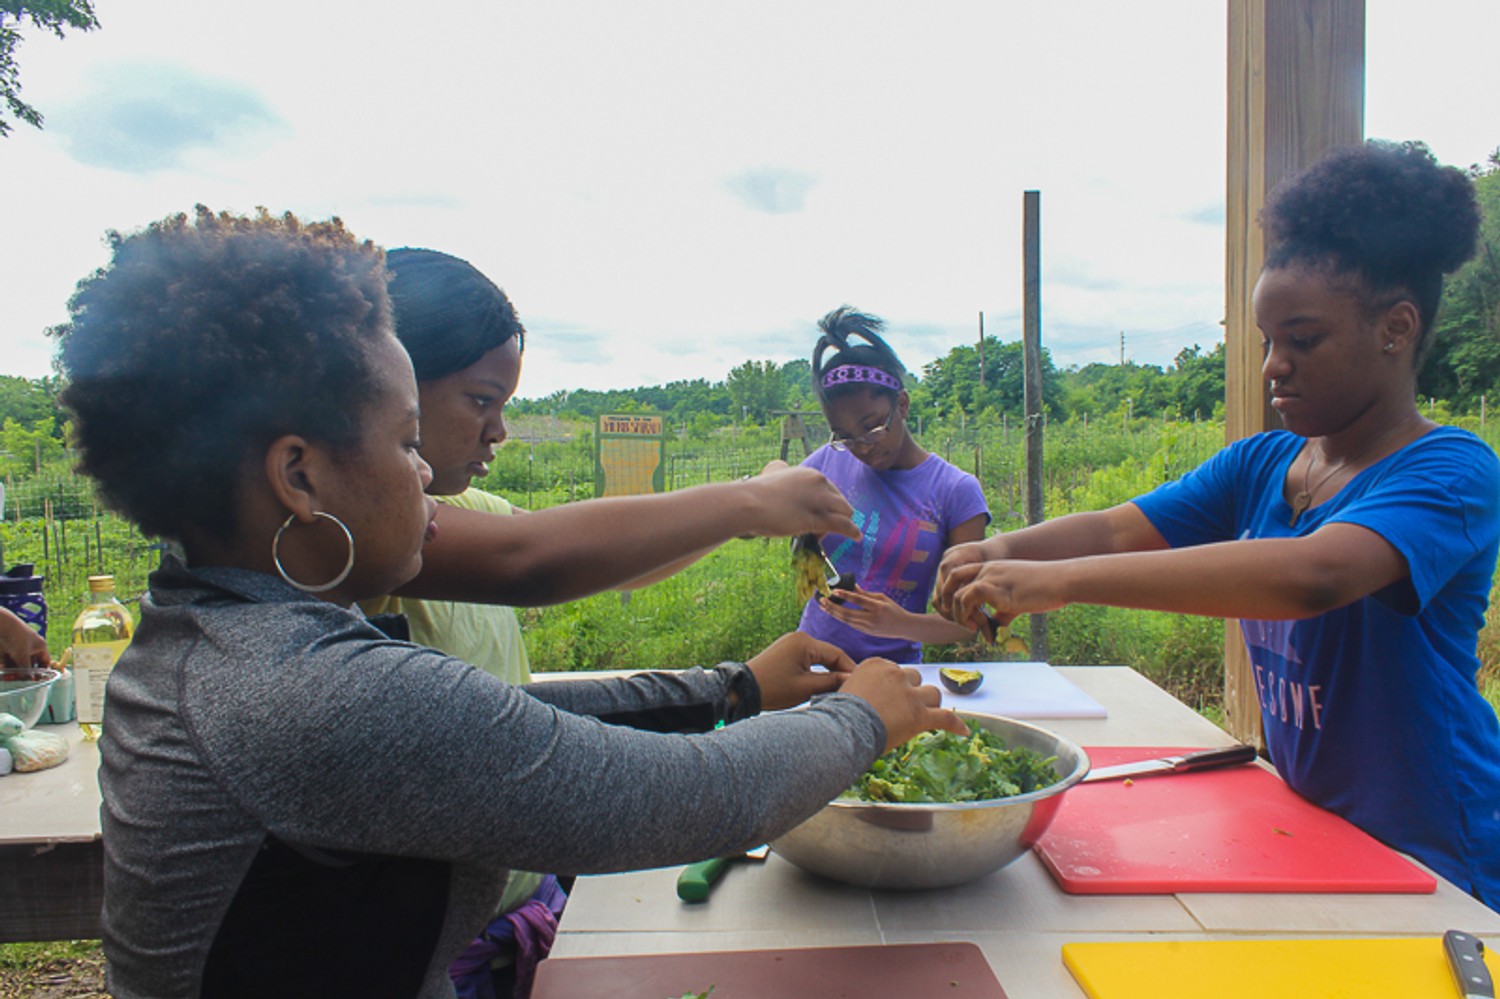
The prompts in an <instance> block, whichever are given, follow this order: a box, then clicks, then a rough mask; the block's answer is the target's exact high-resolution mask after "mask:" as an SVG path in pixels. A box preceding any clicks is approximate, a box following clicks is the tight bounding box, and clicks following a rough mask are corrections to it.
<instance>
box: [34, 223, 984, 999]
mask: <svg viewBox="0 0 1500 999" xmlns="http://www.w3.org/2000/svg"><path fill="white" fill-rule="evenodd" d="M70 308H71V310H72V315H73V321H72V323H71V324H70V326H69V327H68V328H67V329H65V330H64V331H63V332H62V337H61V339H62V344H63V347H62V362H63V363H62V366H63V369H64V372H65V374H66V376H67V378H68V382H69V388H68V389H67V391H66V393H65V396H64V401H65V403H66V404H67V405H68V406H69V407H70V408H71V409H72V410H73V412H74V418H75V431H76V434H77V437H78V442H79V445H80V453H81V465H82V467H83V469H84V470H85V471H86V472H88V473H89V474H91V475H92V476H94V477H95V479H96V480H97V482H98V485H99V489H100V492H101V494H102V495H103V496H104V498H105V499H106V500H107V501H108V502H110V503H111V504H112V505H114V506H115V507H117V508H118V509H120V510H122V511H123V512H124V513H125V514H126V515H127V516H129V517H131V518H132V519H133V520H134V521H135V522H136V523H137V524H138V525H139V526H140V527H141V529H142V530H143V531H144V532H145V533H147V534H152V535H164V536H168V537H173V538H176V539H178V540H180V542H181V543H182V547H183V550H184V551H185V553H186V556H187V560H186V564H184V563H183V562H179V561H177V560H176V559H168V560H167V561H166V563H164V565H163V568H162V569H161V570H160V571H159V572H157V573H156V574H154V575H153V576H152V579H151V589H150V593H149V595H148V598H147V599H146V600H145V601H143V604H144V606H143V611H142V622H141V626H140V629H139V630H138V632H137V634H136V638H135V641H134V643H133V644H132V645H131V646H130V648H129V649H128V650H127V651H126V653H125V654H124V655H123V656H122V657H121V659H120V662H119V664H118V666H117V667H116V669H115V672H114V674H113V676H112V677H111V679H110V683H109V687H108V691H107V699H108V707H107V709H106V716H105V723H104V737H103V741H102V747H101V754H102V764H101V768H100V784H101V788H102V791H103V796H104V808H103V827H104V844H105V905H104V923H103V925H104V946H105V955H106V958H107V959H108V962H109V968H108V984H109V988H110V990H111V992H112V993H113V994H114V995H115V996H117V997H119V999H136V997H148V996H149V997H152V999H160V997H175V996H185V997H186V996H212V997H220V996H239V995H244V996H268V995H275V996H279V997H285V996H298V995H308V996H313V995H316V996H329V995H358V996H361V997H374V996H402V997H408V996H422V997H427V996H434V997H437V996H447V995H451V994H452V987H451V985H450V983H449V982H448V980H447V977H446V969H447V966H448V963H449V961H450V960H451V959H452V958H453V956H454V955H456V954H457V953H458V952H459V951H460V950H461V949H462V948H463V946H464V945H465V944H466V943H467V942H468V941H469V940H470V938H471V937H472V936H473V934H474V933H475V932H476V931H477V930H478V929H479V928H480V927H482V926H483V925H484V923H485V922H486V920H487V919H488V917H489V915H490V914H491V912H492V910H493V907H494V905H495V903H496V901H497V900H498V898H499V897H500V893H501V890H502V888H503V886H504V882H505V878H506V874H507V871H509V870H510V869H512V868H521V869H531V870H553V871H560V872H564V873H582V872H596V871H610V870H622V869H628V868H635V867H645V866H654V865H661V864H669V863H681V862H687V861H692V860H695V859H700V858H702V857H705V856H712V855H715V854H719V853H725V852H729V851H732V850H735V849H739V848H743V847H745V846H748V845H750V844H753V843H755V842H759V841H762V840H764V839H767V838H769V837H771V836H774V835H776V834H778V833H780V832H782V831H784V830H785V829H787V828H789V827H790V826H792V825H793V824H795V823H797V822H799V821H801V820H802V819H803V818H805V817H807V816H808V815H810V814H812V812H814V811H816V810H817V809H818V808H819V807H820V806H821V805H822V804H823V803H824V802H826V801H827V800H828V799H829V798H831V797H833V796H834V795H835V794H837V793H838V792H839V791H840V790H841V789H842V788H843V787H845V786H847V784H848V783H849V782H850V781H851V780H852V779H853V778H854V777H855V776H857V775H858V774H859V773H860V772H861V771H862V770H863V769H864V768H865V767H866V766H868V764H869V763H870V761H871V760H873V759H874V757H875V756H876V755H877V754H878V753H879V752H881V751H882V750H883V749H886V748H888V747H889V746H891V745H894V744H896V743H899V742H902V741H904V740H905V739H907V738H909V737H910V736H912V735H914V734H916V733H917V732H919V731H921V730H923V729H926V728H932V727H944V728H949V729H953V730H955V731H957V730H961V729H962V723H961V722H959V720H958V719H957V717H956V716H955V715H953V713H952V712H948V711H943V710H940V709H939V708H938V700H939V696H938V693H937V691H935V690H933V689H932V688H930V687H919V686H918V685H917V678H916V674H915V673H914V672H912V671H908V670H902V669H900V668H898V667H896V666H895V665H894V664H891V663H889V662H886V661H883V660H871V661H868V662H866V663H862V664H860V666H859V667H858V668H855V666H854V664H853V663H852V662H850V661H849V658H848V656H846V655H844V654H843V653H842V652H840V651H839V650H837V649H835V648H833V647H832V646H829V645H827V644H826V643H822V642H817V641H816V640H813V639H810V638H808V637H806V636H801V635H792V636H787V637H785V638H783V639H781V640H779V641H778V642H776V643H774V644H773V645H772V646H771V647H770V648H768V649H767V650H766V651H765V652H762V653H761V654H760V655H758V656H755V657H753V658H752V659H751V660H750V661H749V662H748V663H745V664H737V663H736V664H726V665H723V666H719V667H717V668H715V669H713V670H709V671H702V670H689V671H686V672H683V673H658V674H646V675H642V676H637V677H631V678H628V679H620V680H600V679H592V680H583V679H581V680H577V681H559V682H555V683H549V684H545V685H541V686H538V687H532V688H525V689H520V688H514V687H509V686H506V685H505V684H503V683H501V682H500V681H498V680H496V679H494V678H493V677H490V676H488V675H487V674H485V673H483V672H481V671H479V670H476V669H474V668H472V667H470V666H468V665H467V664H465V663H462V662H460V661H458V660H455V659H452V658H449V657H447V656H444V655H442V654H440V653H437V652H434V651H432V650H428V649H423V648H419V647H417V646H414V645H411V644H408V643H405V642H400V641H395V640H391V639H389V638H387V637H386V636H385V635H384V634H383V633H382V632H381V631H380V630H378V629H377V628H375V627H374V626H373V624H372V623H370V622H367V621H365V620H364V619H363V618H362V617H360V615H359V614H358V612H357V611H356V610H354V609H352V606H353V604H354V602H355V601H357V600H359V599H361V598H366V597H370V596H375V595H378V594H383V593H388V592H391V591H392V590H394V589H395V588H396V587H398V586H400V585H401V584H402V583H403V582H405V581H406V580H409V579H411V578H412V577H413V576H414V575H415V574H416V572H417V571H418V570H419V568H420V566H421V562H422V548H423V544H424V542H425V541H426V540H429V539H431V538H432V537H433V536H434V534H435V532H436V530H437V528H436V525H435V522H434V520H433V512H434V511H433V504H432V502H431V500H430V499H428V498H427V497H426V496H425V495H424V494H423V489H424V486H425V485H426V482H427V481H428V480H429V478H430V475H431V472H430V470H429V469H428V468H427V466H426V465H425V463H423V462H422V460H421V459H420V457H419V456H418V455H417V447H418V446H419V443H420V442H419V440H418V434H417V431H418V421H417V406H416V401H417V391H416V384H415V381H414V380H413V378H412V373H411V366H410V363H409V362H408V361H407V359H406V355H405V354H404V352H402V350H401V348H400V345H399V344H398V343H397V341H396V340H395V338H394V337H393V336H392V335H391V329H390V311H389V303H388V300H387V298H386V293H385V278H384V272H383V270H382V267H381V255H380V251H379V250H378V249H376V248H374V247H372V246H370V245H369V244H360V243H358V242H357V241H356V240H354V239H353V237H351V236H350V235H349V234H348V233H347V232H346V231H345V230H344V229H343V227H342V225H341V224H339V223H338V222H337V221H334V222H330V223H319V224H311V225H309V224H305V223H301V222H299V221H298V220H295V219H292V218H290V217H284V218H279V219H278V218H272V217H270V216H268V215H261V216H259V217H257V218H250V219H245V218H234V217H231V216H214V215H212V214H210V213H208V212H207V210H206V209H202V210H200V213H199V215H198V217H197V218H196V219H195V220H194V221H191V222H190V221H189V220H187V219H186V218H185V217H177V218H172V219H167V220H164V221H163V222H160V223H156V224H154V225H153V226H152V227H150V228H149V229H147V230H145V231H143V232H141V233H137V234H134V235H132V236H130V237H128V238H122V237H119V236H116V237H114V257H113V260H112V262H111V265H110V266H109V267H108V268H106V269H105V270H103V271H100V272H98V273H97V274H96V275H94V276H93V277H91V278H89V279H87V280H85V281H84V282H82V283H81V284H80V287H79V291H78V293H77V294H76V295H75V296H74V299H73V301H72V303H70ZM188 566H191V568H188ZM278 577H279V578H278ZM813 666H824V667H826V668H827V669H826V671H817V670H813V669H812V668H811V667H813ZM808 698H812V703H811V704H809V705H808V706H807V707H806V708H805V709H803V710H798V711H773V712H772V713H768V714H764V715H759V714H757V712H759V711H760V709H761V708H766V709H779V708H786V707H791V706H793V705H796V704H799V703H801V702H803V701H805V700H807V699H808ZM751 716H755V717H751ZM720 720H723V721H728V722H733V723H734V724H730V725H728V726H726V727H724V728H722V729H717V730H715V729H714V728H713V726H714V725H715V723H716V722H718V721H720Z"/></svg>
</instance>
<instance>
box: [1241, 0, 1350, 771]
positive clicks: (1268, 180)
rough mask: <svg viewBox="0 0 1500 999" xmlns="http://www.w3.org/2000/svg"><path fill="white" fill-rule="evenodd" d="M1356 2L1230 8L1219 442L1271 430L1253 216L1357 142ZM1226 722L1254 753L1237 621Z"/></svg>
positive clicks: (1292, 1) (1250, 682)
mask: <svg viewBox="0 0 1500 999" xmlns="http://www.w3.org/2000/svg"><path fill="white" fill-rule="evenodd" d="M1364 85H1365V4H1364V0H1229V115H1228V161H1227V171H1226V173H1227V177H1226V180H1227V186H1226V199H1225V209H1226V217H1225V235H1226V246H1225V250H1226V252H1225V258H1224V259H1225V284H1224V288H1225V316H1224V327H1225V331H1224V332H1225V370H1224V435H1225V437H1226V439H1227V441H1235V440H1238V439H1240V438H1242V437H1248V436H1250V435H1251V434H1255V433H1259V432H1260V431H1262V430H1268V429H1271V428H1274V427H1279V426H1280V425H1281V424H1280V420H1278V419H1277V418H1276V416H1275V413H1274V411H1273V410H1272V409H1271V406H1270V397H1269V395H1268V393H1267V391H1266V385H1265V382H1264V381H1263V380H1262V378H1261V377H1260V365H1261V347H1260V332H1259V330H1258V329H1257V328H1256V325H1255V316H1254V314H1253V312H1252V310H1251V304H1250V299H1251V293H1252V291H1253V290H1254V288H1255V282H1256V280H1257V278H1259V276H1260V268H1261V262H1262V261H1263V260H1264V256H1265V244H1264V242H1263V240H1262V235H1261V230H1260V227H1259V225H1257V224H1256V216H1257V215H1258V214H1259V212H1260V209H1261V206H1262V205H1263V204H1265V200H1266V195H1267V194H1269V193H1270V192H1271V190H1272V189H1273V188H1275V186H1276V184H1277V183H1278V182H1279V181H1281V180H1282V179H1283V178H1284V177H1286V176H1288V175H1290V174H1293V173H1295V172H1297V171H1299V170H1301V169H1303V168H1305V167H1308V166H1311V165H1312V164H1313V163H1315V162H1317V160H1318V159H1319V158H1320V157H1321V156H1322V155H1323V153H1325V152H1326V151H1327V150H1329V149H1331V148H1334V147H1336V146H1349V145H1357V144H1358V143H1359V142H1361V141H1362V140H1363V136H1364ZM1224 706H1225V721H1226V724H1227V726H1228V728H1229V731H1230V733H1231V734H1233V735H1234V736H1236V737H1237V738H1239V739H1241V740H1243V741H1246V742H1253V743H1256V744H1260V743H1261V738H1262V735H1261V727H1260V702H1259V699H1258V697H1257V695H1256V689H1255V682H1254V676H1253V674H1252V671H1251V669H1250V660H1249V656H1248V655H1247V653H1246V651H1245V643H1244V639H1243V638H1242V637H1241V634H1240V627H1239V623H1238V622H1237V621H1231V622H1229V623H1228V626H1227V628H1226V631H1225V641H1224Z"/></svg>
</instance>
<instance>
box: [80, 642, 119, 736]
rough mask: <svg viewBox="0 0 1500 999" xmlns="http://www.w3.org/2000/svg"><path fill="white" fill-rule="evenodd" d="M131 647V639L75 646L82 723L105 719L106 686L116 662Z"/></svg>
mask: <svg viewBox="0 0 1500 999" xmlns="http://www.w3.org/2000/svg"><path fill="white" fill-rule="evenodd" d="M129 645H130V639H128V638H124V639H120V640H119V641H114V642H97V643H90V644H88V645H75V646H73V691H74V693H75V694H76V696H77V699H78V720H79V721H81V722H92V723H98V722H101V721H103V720H104V684H105V682H106V681H107V680H109V674H110V671H111V670H113V669H114V668H115V661H116V660H117V659H119V658H120V653H122V652H124V651H125V649H126V647H128V646H129Z"/></svg>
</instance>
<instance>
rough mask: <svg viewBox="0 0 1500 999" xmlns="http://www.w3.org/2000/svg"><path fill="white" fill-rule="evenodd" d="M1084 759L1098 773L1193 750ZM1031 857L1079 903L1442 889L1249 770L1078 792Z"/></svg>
mask: <svg viewBox="0 0 1500 999" xmlns="http://www.w3.org/2000/svg"><path fill="white" fill-rule="evenodd" d="M1087 752H1088V755H1089V760H1090V761H1091V762H1092V763H1093V765H1094V766H1096V767H1103V766H1109V765H1110V764H1113V763H1127V762H1130V761H1132V760H1142V759H1150V758H1153V757H1157V756H1173V755H1177V754H1180V753H1184V752H1191V750H1190V749H1183V748H1172V747H1141V746H1102V747H1087ZM1035 849H1036V852H1037V854H1038V855H1039V856H1040V857H1041V858H1042V862H1043V863H1044V864H1046V865H1047V869H1048V870H1049V871H1051V872H1052V876H1053V877H1054V878H1056V879H1057V882H1058V884H1059V885H1060V886H1061V887H1062V889H1063V891H1066V892H1069V893H1071V894H1075V895H1146V894H1172V893H1176V892H1402V893H1422V892H1432V891H1435V890H1436V889H1437V882H1436V880H1434V879H1433V877H1432V875H1430V874H1428V873H1426V872H1425V871H1423V870H1422V869H1421V868H1419V867H1417V866H1416V865H1415V864H1413V863H1412V862H1411V861H1409V860H1407V859H1406V858H1405V857H1403V856H1401V855H1400V854H1398V853H1397V852H1396V851H1394V850H1392V849H1391V848H1390V847H1388V846H1386V845H1384V844H1383V843H1380V842H1379V841H1378V840H1376V839H1374V838H1373V837H1371V836H1370V835H1369V834H1368V833H1365V832H1364V831H1363V830H1361V829H1359V828H1357V827H1355V826H1354V825H1352V824H1350V823H1349V822H1348V821H1346V820H1344V819H1342V818H1340V817H1339V816H1337V815H1334V814H1333V813H1332V812H1328V811H1325V810H1323V809H1321V808H1319V807H1317V806H1316V805H1313V804H1311V803H1309V802H1308V801H1306V800H1304V799H1303V798H1301V797H1299V796H1298V795H1297V794H1296V792H1294V791H1292V789H1291V788H1289V787H1287V786H1286V784H1285V783H1283V782H1282V780H1281V779H1280V778H1279V777H1277V776H1276V775H1275V774H1274V773H1271V772H1270V771H1268V770H1265V769H1262V768H1261V767H1258V766H1255V765H1248V766H1239V767H1228V768H1226V769H1223V770H1205V771H1198V772H1193V773H1184V774H1169V775H1161V776H1154V777H1137V778H1135V779H1134V780H1132V781H1130V782H1129V783H1127V782H1125V781H1123V780H1108V781H1098V782H1096V783H1090V784H1078V785H1076V786H1074V787H1072V788H1069V789H1068V791H1067V793H1066V794H1064V795H1063V801H1062V804H1061V805H1060V806H1059V807H1058V810H1057V815H1056V816H1055V817H1054V818H1053V820H1052V824H1051V825H1050V826H1049V827H1048V828H1047V832H1046V834H1045V835H1044V836H1043V837H1042V839H1041V841H1040V842H1038V843H1037V845H1036V847H1035Z"/></svg>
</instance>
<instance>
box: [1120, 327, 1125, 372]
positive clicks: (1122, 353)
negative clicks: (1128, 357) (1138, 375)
mask: <svg viewBox="0 0 1500 999" xmlns="http://www.w3.org/2000/svg"><path fill="white" fill-rule="evenodd" d="M1120 367H1122V368H1123V367H1125V331H1124V330H1121V331H1120Z"/></svg>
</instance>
